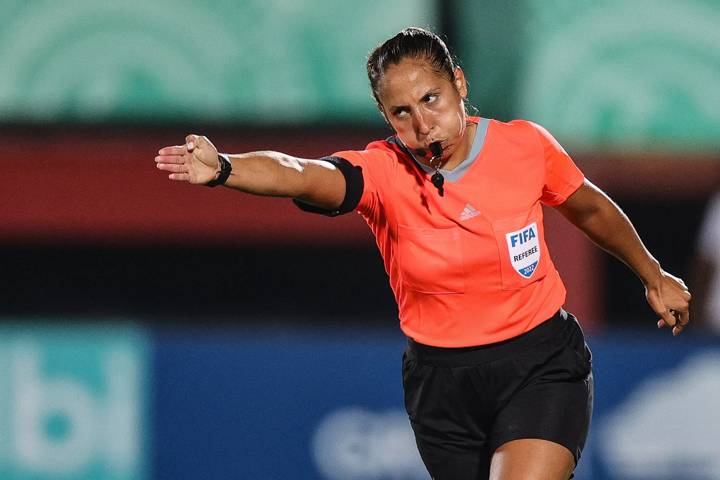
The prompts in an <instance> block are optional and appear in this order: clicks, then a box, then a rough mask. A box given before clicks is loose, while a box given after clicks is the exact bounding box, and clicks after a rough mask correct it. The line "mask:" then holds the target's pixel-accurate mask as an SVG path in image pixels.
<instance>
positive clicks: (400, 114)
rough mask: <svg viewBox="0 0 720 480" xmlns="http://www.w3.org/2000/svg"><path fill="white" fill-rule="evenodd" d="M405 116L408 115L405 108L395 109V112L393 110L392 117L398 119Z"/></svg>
mask: <svg viewBox="0 0 720 480" xmlns="http://www.w3.org/2000/svg"><path fill="white" fill-rule="evenodd" d="M407 114H408V111H407V108H396V109H395V110H393V115H394V116H396V117H398V118H402V117H405V116H407Z"/></svg>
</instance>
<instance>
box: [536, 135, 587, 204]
mask: <svg viewBox="0 0 720 480" xmlns="http://www.w3.org/2000/svg"><path fill="white" fill-rule="evenodd" d="M529 123H530V124H531V125H532V127H533V128H534V129H535V131H536V132H537V135H538V137H539V139H540V144H541V146H542V151H543V157H544V159H545V183H544V185H543V192H542V197H540V201H541V202H542V203H544V204H545V205H550V206H557V205H560V204H562V203H563V202H565V200H567V199H568V197H569V196H570V195H572V194H573V193H575V191H576V190H577V189H578V188H580V186H581V185H582V184H583V182H584V181H585V175H583V173H582V172H581V171H580V169H579V168H578V167H577V165H575V162H573V160H572V158H570V155H568V153H567V152H566V151H565V149H564V148H563V147H562V145H560V143H558V141H557V140H555V138H554V137H553V136H552V135H551V134H550V132H548V131H547V130H546V129H545V128H543V127H541V126H540V125H538V124H536V123H532V122H529Z"/></svg>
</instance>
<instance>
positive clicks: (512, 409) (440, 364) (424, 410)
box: [403, 310, 593, 480]
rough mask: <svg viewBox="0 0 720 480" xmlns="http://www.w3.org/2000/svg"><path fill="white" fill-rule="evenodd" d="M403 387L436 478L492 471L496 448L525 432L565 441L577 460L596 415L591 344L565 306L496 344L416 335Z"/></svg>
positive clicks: (419, 442)
mask: <svg viewBox="0 0 720 480" xmlns="http://www.w3.org/2000/svg"><path fill="white" fill-rule="evenodd" d="M403 387H404V390H405V408H406V409H407V412H408V415H409V416H410V423H411V425H412V428H413V431H414V432H415V440H416V442H417V446H418V449H419V451H420V456H421V457H422V459H423V462H424V463H425V466H426V467H427V469H428V471H429V472H430V474H431V475H432V477H433V478H434V479H435V480H464V479H467V480H470V479H472V480H477V479H481V478H483V479H484V478H488V475H489V470H490V459H491V457H492V454H493V452H494V451H495V450H496V449H497V448H498V447H500V446H501V445H502V444H504V443H506V442H509V441H511V440H517V439H521V438H540V439H545V440H549V441H552V442H555V443H558V444H560V445H562V446H564V447H566V448H567V449H568V450H570V452H572V454H573V455H574V456H575V461H576V462H577V460H578V459H579V458H580V453H581V452H582V449H583V446H584V445H585V439H586V438H587V434H588V429H589V426H590V417H591V415H592V399H593V379H592V372H591V354H590V349H589V348H588V347H587V345H586V343H585V339H584V336H583V333H582V330H581V329H580V325H578V323H577V320H576V319H575V317H574V316H573V315H571V314H569V313H567V312H565V311H564V310H560V311H559V312H558V313H557V314H556V315H554V316H553V317H552V318H550V319H549V320H548V321H546V322H543V323H542V324H540V325H539V326H537V327H535V328H534V329H533V330H530V331H529V332H527V333H524V334H522V335H520V336H518V337H515V338H512V339H510V340H506V341H503V342H499V343H494V344H491V345H483V346H479V347H466V348H439V347H430V346H427V345H421V344H419V343H416V342H414V341H412V340H409V341H408V347H407V350H406V351H405V355H404V356H403Z"/></svg>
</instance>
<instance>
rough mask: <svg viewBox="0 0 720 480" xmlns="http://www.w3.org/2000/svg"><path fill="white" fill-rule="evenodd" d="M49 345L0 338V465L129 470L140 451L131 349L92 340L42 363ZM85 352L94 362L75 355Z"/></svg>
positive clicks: (24, 471)
mask: <svg viewBox="0 0 720 480" xmlns="http://www.w3.org/2000/svg"><path fill="white" fill-rule="evenodd" d="M48 344H49V345H50V346H48ZM52 345H53V344H50V343H49V342H46V343H45V344H41V343H35V342H34V341H33V340H29V339H20V340H18V341H9V342H4V344H3V345H2V346H3V349H2V351H0V372H2V373H3V377H4V378H0V382H1V383H0V397H5V400H3V405H2V407H3V412H2V415H0V432H2V437H3V438H2V439H1V440H0V472H3V471H12V472H18V473H17V475H18V476H17V477H12V478H26V477H27V478H30V477H32V478H38V479H40V478H43V479H44V478H56V477H57V476H58V475H60V476H63V478H65V477H67V478H86V477H87V475H91V477H92V478H113V479H120V478H135V476H136V475H137V473H138V471H137V469H138V468H139V460H140V457H141V451H140V448H141V438H140V435H141V428H140V415H141V406H140V402H139V400H140V392H139V389H140V382H141V370H140V369H141V366H140V363H139V362H140V359H139V358H138V356H137V354H136V352H134V351H133V350H132V349H131V350H128V349H126V348H124V347H123V346H121V345H118V346H112V345H109V346H107V347H105V348H98V347H97V346H96V345H94V346H93V347H88V349H87V350H86V351H82V350H83V349H82V348H78V351H79V354H78V355H79V356H78V357H75V358H73V357H72V356H70V357H63V358H64V359H65V361H55V362H53V365H52V366H49V365H48V361H47V360H46V358H50V357H52V354H49V355H48V357H45V355H46V353H47V352H48V351H51V350H52V348H54V347H53V346H52ZM88 352H90V353H88ZM85 357H93V358H92V360H93V361H94V362H95V363H93V364H90V365H88V364H87V363H85V362H78V360H77V359H78V358H85ZM90 472H95V473H90ZM106 474H107V476H105V475H106ZM98 475H99V476H98ZM88 478H89V477H88Z"/></svg>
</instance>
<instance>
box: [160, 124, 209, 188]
mask: <svg viewBox="0 0 720 480" xmlns="http://www.w3.org/2000/svg"><path fill="white" fill-rule="evenodd" d="M155 163H156V165H157V168H158V169H160V170H164V171H166V172H170V175H168V178H169V179H170V180H179V181H183V182H189V183H193V184H202V185H204V184H206V183H208V182H209V181H210V180H213V179H214V178H216V177H217V176H218V174H219V172H220V164H219V162H218V151H217V148H215V145H213V144H212V142H211V141H210V140H208V139H207V138H206V137H202V136H198V135H188V136H187V137H185V145H175V146H172V147H164V148H161V149H160V150H159V151H158V155H157V156H156V157H155Z"/></svg>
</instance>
